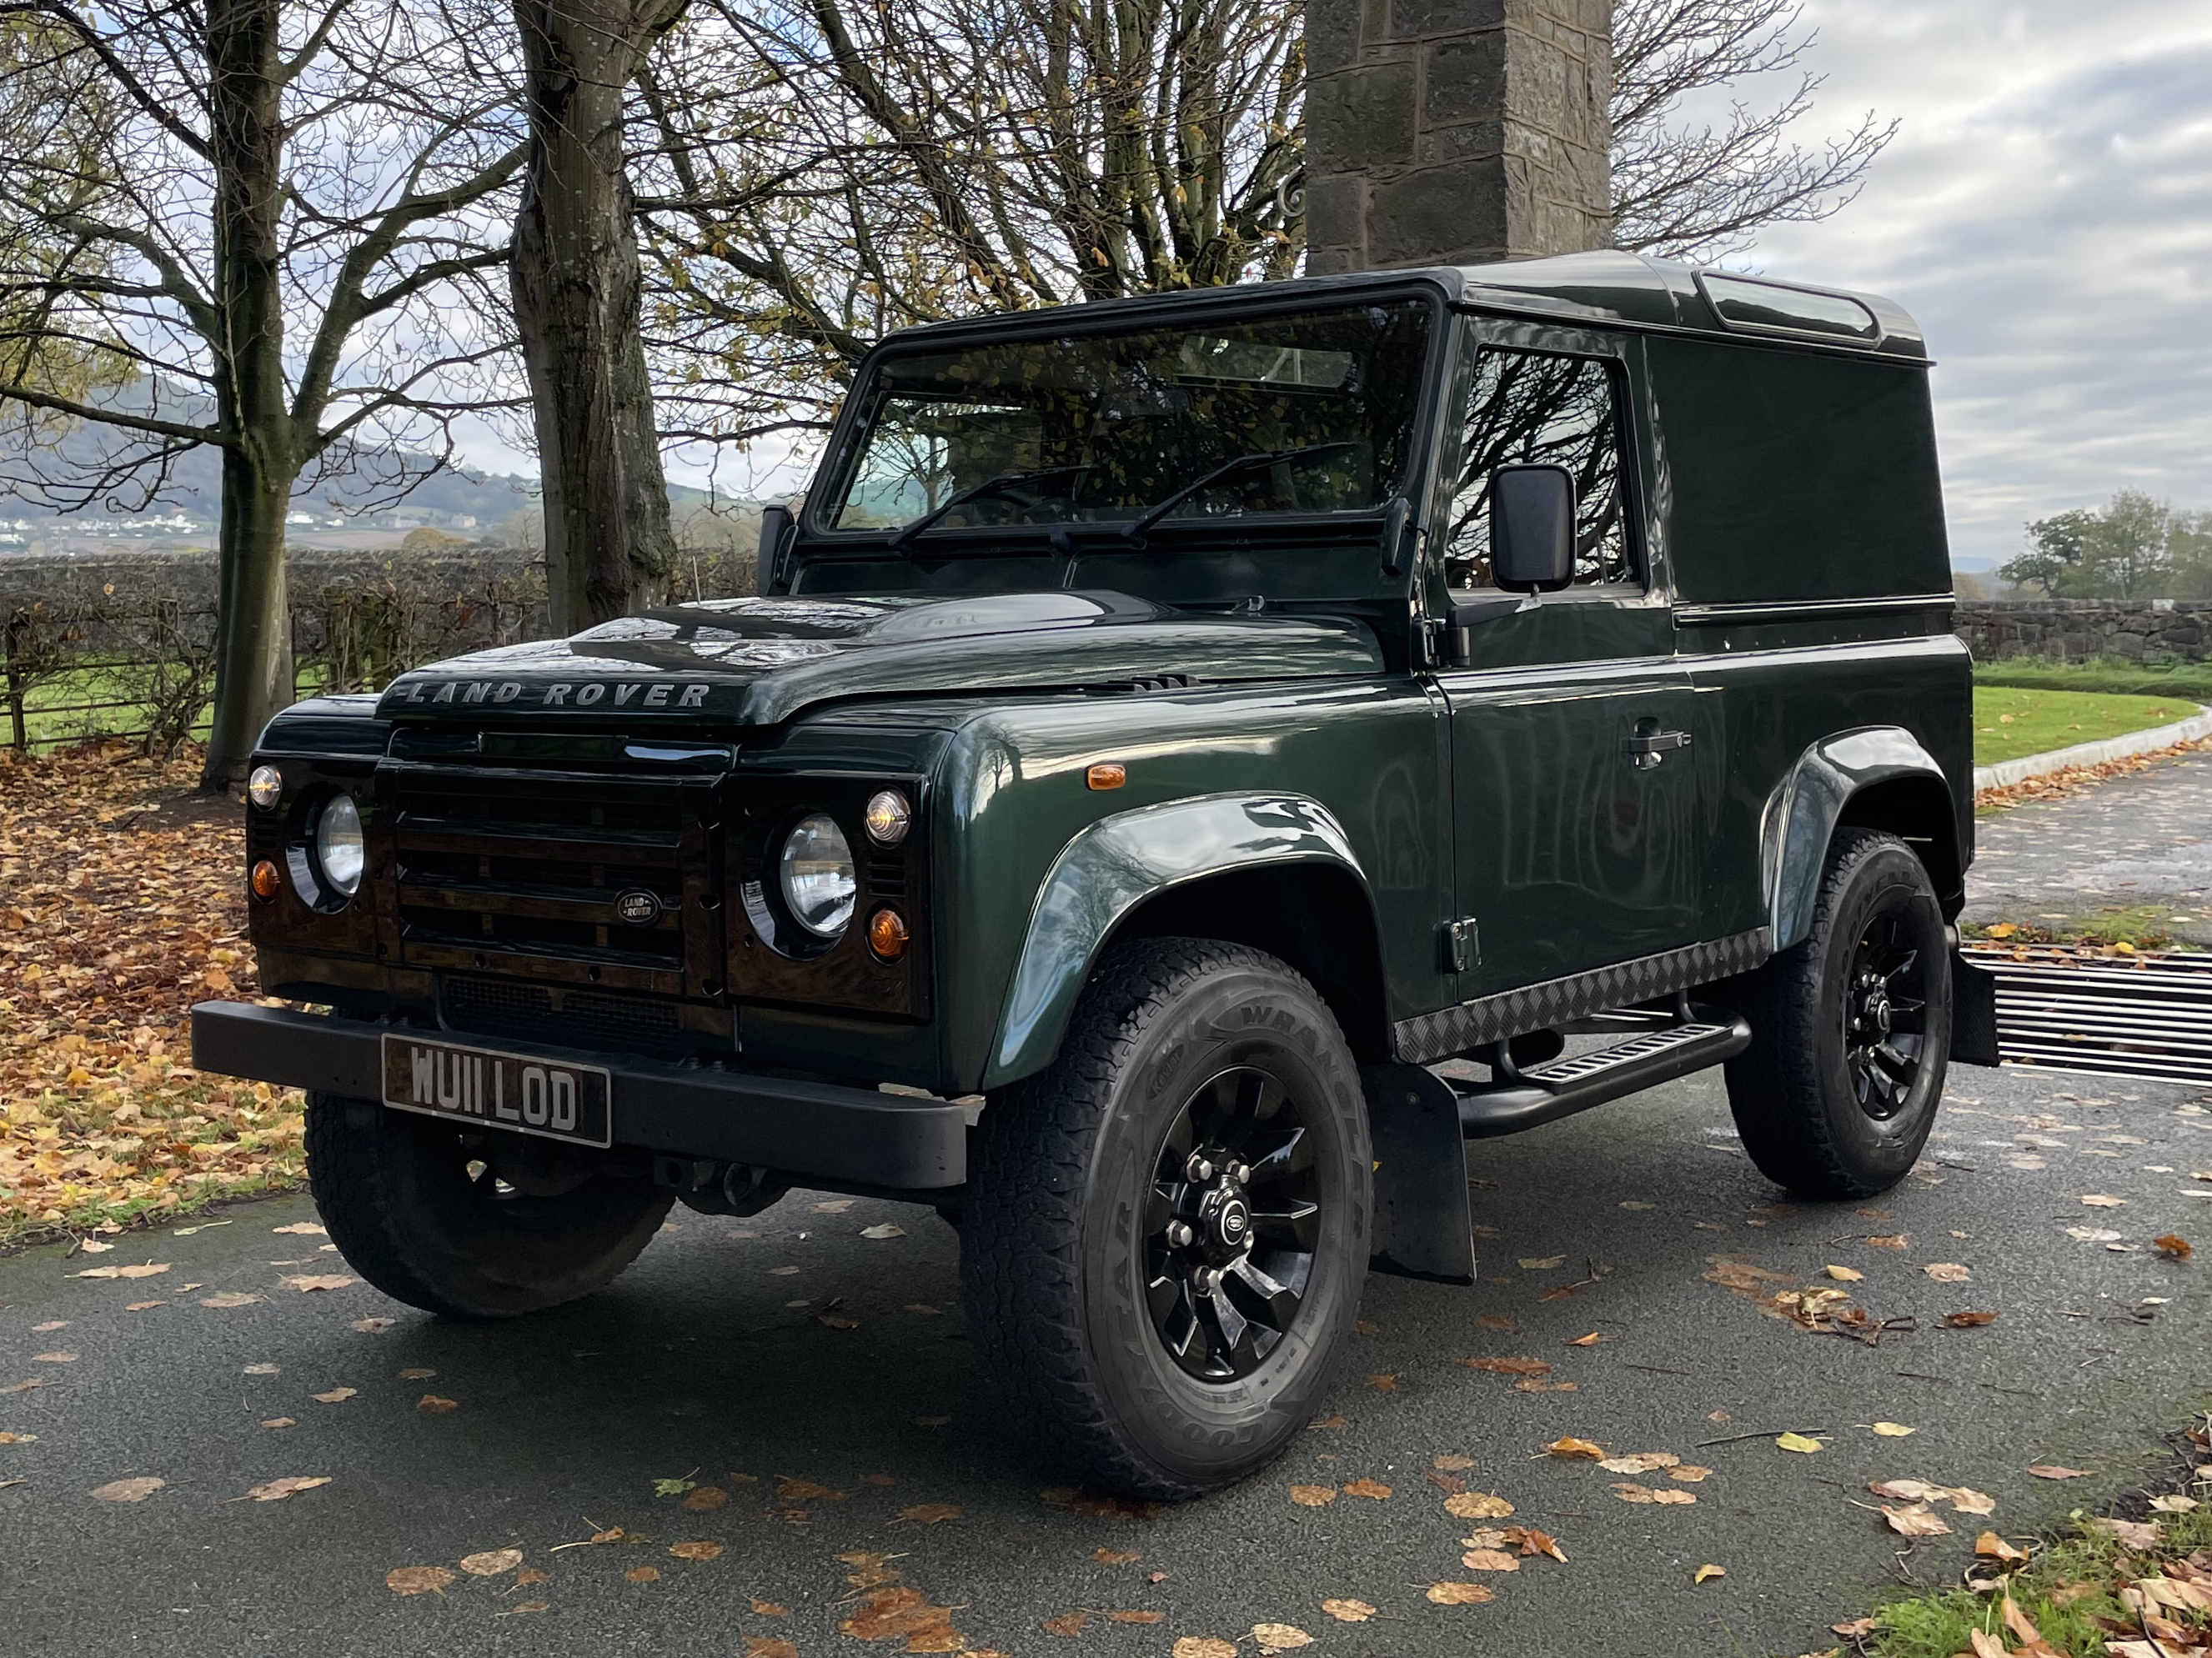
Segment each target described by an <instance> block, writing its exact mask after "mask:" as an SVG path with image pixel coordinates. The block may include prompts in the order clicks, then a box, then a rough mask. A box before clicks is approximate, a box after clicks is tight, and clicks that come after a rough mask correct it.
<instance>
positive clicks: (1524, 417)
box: [1444, 346, 1637, 587]
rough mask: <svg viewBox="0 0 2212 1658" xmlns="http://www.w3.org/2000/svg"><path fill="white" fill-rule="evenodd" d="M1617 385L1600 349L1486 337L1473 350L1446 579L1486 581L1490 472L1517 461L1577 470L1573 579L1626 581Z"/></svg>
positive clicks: (1628, 560)
mask: <svg viewBox="0 0 2212 1658" xmlns="http://www.w3.org/2000/svg"><path fill="white" fill-rule="evenodd" d="M1621 434H1622V423H1621V419H1620V391H1619V386H1618V380H1617V376H1616V374H1615V371H1614V369H1613V366H1612V365H1611V364H1609V363H1608V362H1607V361H1605V360H1604V359H1602V358H1599V357H1567V356H1558V355H1553V354H1551V353H1549V352H1542V351H1516V350H1507V349H1501V348H1498V347H1492V346H1486V347H1485V348H1483V350H1482V352H1481V354H1480V355H1479V356H1477V357H1476V358H1475V360H1474V397H1473V398H1471V399H1470V400H1469V402H1468V414H1467V433H1466V443H1465V446H1464V454H1463V458H1462V461H1461V471H1460V479H1459V487H1458V489H1457V490H1456V491H1455V494H1454V495H1453V497H1452V506H1451V519H1450V524H1449V531H1448V533H1447V535H1446V537H1445V541H1444V579H1445V580H1446V581H1447V582H1449V584H1450V585H1451V586H1455V587H1486V586H1490V474H1491V472H1492V470H1493V469H1494V468H1496V467H1499V466H1504V465H1510V464H1511V463H1514V462H1517V461H1535V462H1541V463H1543V464H1546V465H1553V466H1564V467H1565V468H1566V469H1567V471H1570V472H1571V473H1572V474H1573V475H1574V480H1575V501H1576V509H1575V518H1576V535H1575V585H1576V586H1594V585H1595V584H1597V583H1599V582H1607V581H1633V580H1636V579H1637V578H1636V568H1635V564H1634V562H1633V560H1632V556H1631V554H1630V551H1629V545H1628V534H1627V525H1626V514H1627V504H1628V503H1627V501H1626V496H1625V494H1624V490H1623V487H1622V478H1621V470H1622V469H1621V453H1622V444H1621Z"/></svg>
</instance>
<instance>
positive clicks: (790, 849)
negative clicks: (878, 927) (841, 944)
mask: <svg viewBox="0 0 2212 1658" xmlns="http://www.w3.org/2000/svg"><path fill="white" fill-rule="evenodd" d="M776 864H777V867H778V871H779V872H780V874H781V878H782V881H783V902H785V904H787V906H788V907H789V908H790V910H791V914H792V919H793V920H795V921H797V922H798V923H799V926H803V927H805V929H806V930H807V931H808V932H811V933H812V934H813V935H814V936H815V937H816V938H836V937H838V936H839V935H840V934H842V932H844V931H845V927H846V925H847V923H848V922H850V921H851V920H852V919H853V895H854V891H855V890H856V889H857V886H858V883H856V882H855V881H854V878H853V849H852V847H849V846H848V845H847V844H846V843H845V832H844V830H842V829H839V828H838V827H837V824H836V820H835V819H834V818H832V817H829V816H828V815H827V814H826V813H823V812H818V811H817V812H816V813H815V814H814V815H813V816H811V817H803V818H801V819H800V820H799V823H798V826H797V827H796V828H794V829H793V830H792V831H791V833H790V834H788V835H785V836H784V837H783V850H782V852H781V853H779V854H778V855H777V858H776Z"/></svg>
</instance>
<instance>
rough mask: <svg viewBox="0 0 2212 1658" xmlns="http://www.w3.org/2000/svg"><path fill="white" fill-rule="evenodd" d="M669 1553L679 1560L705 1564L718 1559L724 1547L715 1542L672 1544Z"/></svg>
mask: <svg viewBox="0 0 2212 1658" xmlns="http://www.w3.org/2000/svg"><path fill="white" fill-rule="evenodd" d="M668 1552H669V1553H671V1554H672V1555H674V1556H675V1557H676V1558H678V1560H697V1561H702V1562H704V1561H708V1560H713V1559H715V1558H718V1557H719V1556H720V1554H721V1552H722V1546H721V1545H720V1543H714V1542H697V1543H671V1544H670V1545H669V1546H668Z"/></svg>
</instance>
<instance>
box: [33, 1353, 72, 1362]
mask: <svg viewBox="0 0 2212 1658" xmlns="http://www.w3.org/2000/svg"><path fill="white" fill-rule="evenodd" d="M76 1358H77V1356H76V1354H75V1353H71V1352H52V1353H33V1354H32V1355H31V1363H33V1364H74V1363H76Z"/></svg>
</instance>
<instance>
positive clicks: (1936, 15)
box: [1751, 0, 2212, 564]
mask: <svg viewBox="0 0 2212 1658" xmlns="http://www.w3.org/2000/svg"><path fill="white" fill-rule="evenodd" d="M1806 15H1807V16H1808V19H1809V20H1810V21H1814V23H1816V24H1817V25H1818V27H1819V28H1820V42H1819V45H1818V46H1817V47H1816V48H1815V49H1814V53H1813V56H1812V58H1810V60H1809V61H1808V66H1809V67H1812V68H1814V69H1815V70H1818V71H1820V72H1824V73H1826V76H1828V82H1827V85H1826V87H1825V88H1823V89H1822V91H1821V94H1820V108H1819V109H1818V111H1816V112H1815V114H1814V117H1813V118H1811V121H1809V122H1808V125H1811V124H1812V123H1814V122H1818V123H1820V124H1822V125H1826V126H1841V125H1845V124H1847V122H1848V120H1849V119H1850V118H1854V117H1856V115H1857V113H1858V112H1860V111H1862V110H1865V109H1868V108H1872V109H1875V110H1877V111H1879V112H1881V113H1882V114H1883V115H1885V116H1889V115H1894V116H1897V117H1899V118H1901V119H1902V121H1903V123H1904V125H1903V126H1902V128H1901V130H1900V131H1899V134H1898V137H1897V138H1896V140H1895V141H1894V142H1893V143H1892V144H1891V145H1890V147H1889V149H1887V151H1885V152H1884V153H1883V155H1882V156H1881V159H1880V160H1879V161H1876V162H1875V167H1874V169H1873V172H1872V173H1870V174H1869V179H1868V183H1867V187H1866V190H1865V191H1864V193H1863V194H1862V195H1861V196H1860V197H1859V198H1858V200H1857V201H1856V202H1855V203H1852V204H1851V205H1850V207H1849V208H1847V209H1845V210H1844V211H1843V212H1842V213H1841V214H1839V215H1838V216H1836V217H1835V218H1833V219H1832V220H1830V221H1829V222H1826V223H1825V224H1817V225H1806V226H1790V227H1784V228H1781V229H1778V230H1774V231H1771V232H1769V233H1768V234H1766V235H1765V236H1764V237H1762V238H1761V240H1760V243H1759V247H1758V248H1757V249H1756V250H1755V252H1753V254H1752V255H1751V258H1752V259H1753V262H1755V263H1756V264H1759V266H1760V267H1761V268H1763V269H1765V270H1767V271H1769V272H1771V274H1773V275H1776V276H1802V277H1805V278H1807V279H1808V280H1811V279H1817V280H1822V281H1826V282H1835V283H1838V284H1840V285H1843V286H1845V287H1855V288H1872V289H1874V290H1875V291H1876V292H1879V293H1884V294H1888V295H1892V296H1893V297H1895V298H1896V299H1898V300H1899V301H1902V302H1903V303H1904V304H1905V307H1906V308H1907V309H1909V310H1910V311H1911V313H1913V315H1914V316H1915V317H1916V318H1917V319H1919V321H1920V324H1921V325H1922V327H1923V328H1924V329H1925V330H1926V331H1927V335H1928V340H1929V349H1930V350H1931V351H1932V352H1933V353H1934V355H1935V356H1936V359H1937V364H1938V366H1937V367H1936V372H1935V386H1936V422H1937V427H1938V429H1939V432H1940V434H1941V439H1942V446H1943V463H1944V465H1943V470H1944V476H1945V481H1946V489H1947V495H1948V506H1949V511H1950V519H1951V537H1952V556H1953V557H1954V560H1955V561H1957V562H1960V563H1966V564H1979V563H1982V562H1986V561H2001V560H2002V559H2005V558H2008V557H2009V556H2012V554H2013V553H2014V552H2015V551H2017V550H2018V549H2019V547H2020V544H2021V525H2023V524H2024V523H2025V522H2026V521H2027V520H2028V519H2033V518H2040V517H2043V516H2045V515H2046V514H2048V513H2053V512H2057V511H2059V510H2061V509H2063V508H2064V507H2080V506H2087V505H2091V504H2093V503H2095V502H2098V501H2103V500H2105V499H2106V497H2108V496H2109V495H2111V494H2112V492H2113V491H2114V490H2116V489H2129V488H2132V489H2145V490H2148V491H2149V492H2150V493H2151V494H2153V495H2160V496H2164V497H2166V498H2169V499H2171V500H2172V501H2174V502H2175V503H2176V504H2177V505H2180V506H2185V507H2212V4H2208V3H2205V0H2087V3H2084V0H2012V3H2006V0H1808V4H1807V6H1806Z"/></svg>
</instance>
